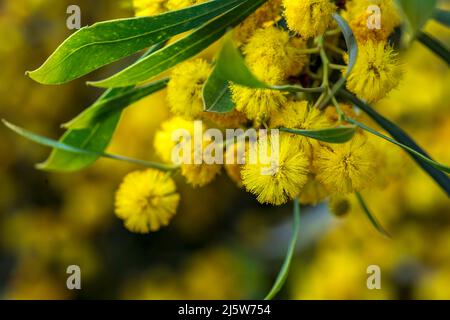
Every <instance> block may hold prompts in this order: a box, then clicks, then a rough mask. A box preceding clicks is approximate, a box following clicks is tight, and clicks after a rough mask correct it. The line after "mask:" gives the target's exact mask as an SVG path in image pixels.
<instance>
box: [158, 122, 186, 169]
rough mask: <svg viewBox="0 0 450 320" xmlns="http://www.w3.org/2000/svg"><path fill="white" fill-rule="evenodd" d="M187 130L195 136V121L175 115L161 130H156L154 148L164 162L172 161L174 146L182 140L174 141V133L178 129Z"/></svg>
mask: <svg viewBox="0 0 450 320" xmlns="http://www.w3.org/2000/svg"><path fill="white" fill-rule="evenodd" d="M180 129H182V130H186V131H187V132H189V134H190V135H191V137H193V136H194V122H193V121H188V120H184V119H183V118H180V117H174V118H172V119H170V120H168V121H166V122H164V123H163V124H162V125H161V130H159V131H157V132H156V135H155V140H154V143H153V145H154V148H155V150H156V154H157V155H158V156H159V157H160V158H161V159H162V160H163V161H164V162H172V151H173V149H174V147H175V146H176V145H177V144H178V143H180V142H181V141H174V140H173V139H172V135H173V133H174V132H175V131H177V130H180Z"/></svg>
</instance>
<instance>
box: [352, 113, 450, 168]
mask: <svg viewBox="0 0 450 320" xmlns="http://www.w3.org/2000/svg"><path fill="white" fill-rule="evenodd" d="M347 121H348V122H350V123H353V124H354V125H357V126H358V127H360V128H361V129H363V130H365V131H367V132H370V133H372V134H373V135H376V136H378V137H380V138H382V139H384V140H386V141H389V142H390V143H393V144H395V145H397V146H399V147H400V148H403V149H405V150H406V151H408V152H410V153H412V154H414V155H415V156H417V157H419V158H421V159H422V160H423V161H425V162H427V163H428V164H430V165H432V166H433V167H435V168H436V169H438V170H441V171H442V172H445V173H448V174H450V167H448V166H445V165H443V164H440V163H438V162H436V161H433V160H431V159H430V158H429V157H428V156H424V155H423V154H421V153H419V152H417V151H416V150H414V149H412V148H410V147H408V146H406V145H404V144H403V143H400V142H398V141H396V140H394V139H392V138H390V137H388V136H385V135H384V134H382V133H379V132H378V131H376V130H373V129H372V128H369V127H368V126H366V125H365V124H363V123H360V122H358V121H356V120H354V119H350V118H349V119H347Z"/></svg>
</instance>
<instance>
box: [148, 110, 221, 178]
mask: <svg viewBox="0 0 450 320" xmlns="http://www.w3.org/2000/svg"><path fill="white" fill-rule="evenodd" d="M177 130H183V131H185V133H186V134H188V135H189V137H190V139H189V140H185V137H184V133H183V134H180V135H178V134H177V135H176V136H175V137H174V136H173V134H174V133H175V132H176V131H177ZM194 131H195V124H194V121H189V120H185V119H183V118H181V117H174V118H172V119H170V120H168V121H166V122H164V123H163V124H162V125H161V130H159V131H158V132H157V133H156V135H155V140H154V147H155V150H156V154H157V155H158V156H159V157H160V158H161V159H162V160H163V161H164V162H169V163H173V159H172V155H173V152H174V148H175V147H176V146H177V145H178V146H179V147H180V150H179V152H183V151H181V150H184V148H183V147H184V146H186V145H185V144H189V146H187V147H189V149H190V151H191V154H188V155H184V154H183V155H181V154H180V153H179V154H177V157H178V156H182V159H177V160H182V162H183V163H181V174H182V175H183V176H184V177H185V178H186V181H187V182H188V183H189V184H191V185H192V186H194V187H203V186H205V185H207V184H208V183H210V182H211V181H212V180H214V178H215V177H216V175H217V174H218V173H219V172H220V170H221V166H220V165H217V164H206V163H203V162H202V163H200V164H194V160H195V159H194V155H195V145H194ZM204 131H205V128H203V132H202V143H203V149H205V147H206V146H208V145H209V144H210V142H209V141H207V140H206V139H204V137H203V133H204ZM174 138H175V139H178V140H175V141H174ZM185 160H189V161H185ZM187 162H189V163H187Z"/></svg>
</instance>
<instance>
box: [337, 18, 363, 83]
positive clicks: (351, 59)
mask: <svg viewBox="0 0 450 320" xmlns="http://www.w3.org/2000/svg"><path fill="white" fill-rule="evenodd" d="M333 18H334V20H335V21H336V23H337V24H338V26H339V29H341V32H342V35H343V36H344V39H345V44H346V45H347V51H348V66H347V71H346V72H345V76H344V78H348V76H349V75H350V73H352V70H353V68H354V66H355V63H356V59H357V58H358V43H357V41H356V38H355V35H354V34H353V31H352V29H351V28H350V26H349V25H348V23H347V21H345V19H344V18H342V17H341V16H340V15H339V14H337V13H333ZM337 89H338V90H339V89H340V88H337ZM336 92H337V90H336Z"/></svg>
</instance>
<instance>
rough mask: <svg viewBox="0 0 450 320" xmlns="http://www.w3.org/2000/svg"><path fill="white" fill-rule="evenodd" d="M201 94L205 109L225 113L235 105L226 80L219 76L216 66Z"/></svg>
mask: <svg viewBox="0 0 450 320" xmlns="http://www.w3.org/2000/svg"><path fill="white" fill-rule="evenodd" d="M202 96H203V105H204V109H205V111H208V112H218V113H227V112H230V111H232V110H233V109H234V107H235V106H234V103H233V101H232V99H231V92H230V88H229V86H228V81H227V80H224V79H222V78H221V77H219V75H218V72H217V69H216V68H214V70H213V71H212V72H211V75H210V76H209V77H208V80H206V82H205V85H204V86H203V94H202Z"/></svg>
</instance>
